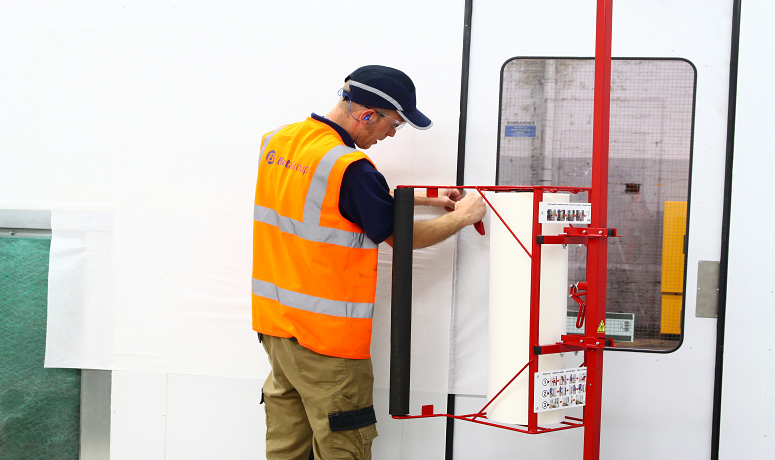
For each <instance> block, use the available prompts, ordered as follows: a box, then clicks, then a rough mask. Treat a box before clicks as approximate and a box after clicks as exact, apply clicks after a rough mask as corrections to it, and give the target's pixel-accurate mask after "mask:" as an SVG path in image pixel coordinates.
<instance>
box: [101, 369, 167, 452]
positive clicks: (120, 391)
mask: <svg viewBox="0 0 775 460" xmlns="http://www.w3.org/2000/svg"><path fill="white" fill-rule="evenodd" d="M112 381H113V383H112V387H111V401H112V403H111V408H112V416H111V420H110V460H137V459H139V458H142V459H143V460H164V443H165V429H166V426H167V425H166V413H167V374H161V373H153V372H129V371H113V379H112Z"/></svg>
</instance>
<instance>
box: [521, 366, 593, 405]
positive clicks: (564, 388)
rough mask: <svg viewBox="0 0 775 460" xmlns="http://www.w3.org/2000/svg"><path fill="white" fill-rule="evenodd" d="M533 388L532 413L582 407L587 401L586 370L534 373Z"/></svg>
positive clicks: (580, 368)
mask: <svg viewBox="0 0 775 460" xmlns="http://www.w3.org/2000/svg"><path fill="white" fill-rule="evenodd" d="M533 388H534V389H535V393H534V394H533V402H534V404H533V411H534V412H547V411H550V410H557V409H565V408H567V407H577V406H583V405H584V404H585V403H586V400H587V398H586V396H587V368H586V367H579V368H576V369H562V370H557V371H550V372H536V374H535V386H534V387H533Z"/></svg>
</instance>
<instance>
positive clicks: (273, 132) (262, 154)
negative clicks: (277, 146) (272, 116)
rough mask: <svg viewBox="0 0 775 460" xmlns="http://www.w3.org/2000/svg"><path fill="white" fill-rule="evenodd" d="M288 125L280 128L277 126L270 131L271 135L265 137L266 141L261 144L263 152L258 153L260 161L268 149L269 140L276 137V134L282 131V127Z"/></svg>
mask: <svg viewBox="0 0 775 460" xmlns="http://www.w3.org/2000/svg"><path fill="white" fill-rule="evenodd" d="M286 126H288V125H283V126H280V127H279V128H277V129H275V130H274V131H272V132H271V133H269V135H268V136H266V137H265V138H264V143H263V144H261V152H259V154H258V158H259V160H258V161H261V160H263V159H264V152H265V151H266V146H267V145H269V141H271V140H272V138H273V137H274V135H275V134H277V132H278V131H280V130H281V129H283V128H285V127H286Z"/></svg>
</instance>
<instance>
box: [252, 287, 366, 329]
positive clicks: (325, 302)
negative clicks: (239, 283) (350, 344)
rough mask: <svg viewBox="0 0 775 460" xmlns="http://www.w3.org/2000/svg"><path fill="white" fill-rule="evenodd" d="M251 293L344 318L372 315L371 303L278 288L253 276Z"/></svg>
mask: <svg viewBox="0 0 775 460" xmlns="http://www.w3.org/2000/svg"><path fill="white" fill-rule="evenodd" d="M253 294H255V295H257V296H259V297H264V298H267V299H270V300H275V301H277V302H280V303H281V304H283V305H285V306H287V307H291V308H297V309H299V310H304V311H309V312H312V313H321V314H323V315H330V316H341V317H345V318H368V319H371V317H372V316H373V315H374V304H373V303H355V302H342V301H338V300H329V299H323V298H321V297H315V296H311V295H307V294H301V293H298V292H293V291H289V290H287V289H283V288H279V287H277V286H275V285H274V284H272V283H267V282H266V281H261V280H257V279H255V278H253Z"/></svg>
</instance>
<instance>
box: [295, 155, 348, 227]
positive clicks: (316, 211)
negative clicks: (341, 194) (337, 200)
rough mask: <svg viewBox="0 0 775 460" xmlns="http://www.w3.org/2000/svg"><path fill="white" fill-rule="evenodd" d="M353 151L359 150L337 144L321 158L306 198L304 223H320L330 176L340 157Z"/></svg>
mask: <svg viewBox="0 0 775 460" xmlns="http://www.w3.org/2000/svg"><path fill="white" fill-rule="evenodd" d="M353 152H357V150H355V149H354V148H351V147H348V146H346V145H337V146H336V147H334V148H332V149H331V150H329V151H328V152H326V154H325V155H323V158H321V159H320V163H318V167H317V168H315V175H314V176H312V181H311V182H310V184H309V189H308V190H307V197H306V198H305V200H304V223H306V224H314V225H318V224H320V210H321V208H322V207H323V198H324V197H325V196H326V188H327V187H328V176H329V175H330V174H331V170H332V169H334V165H335V164H336V162H337V161H338V160H339V158H341V157H342V156H344V155H347V154H348V153H353Z"/></svg>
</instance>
